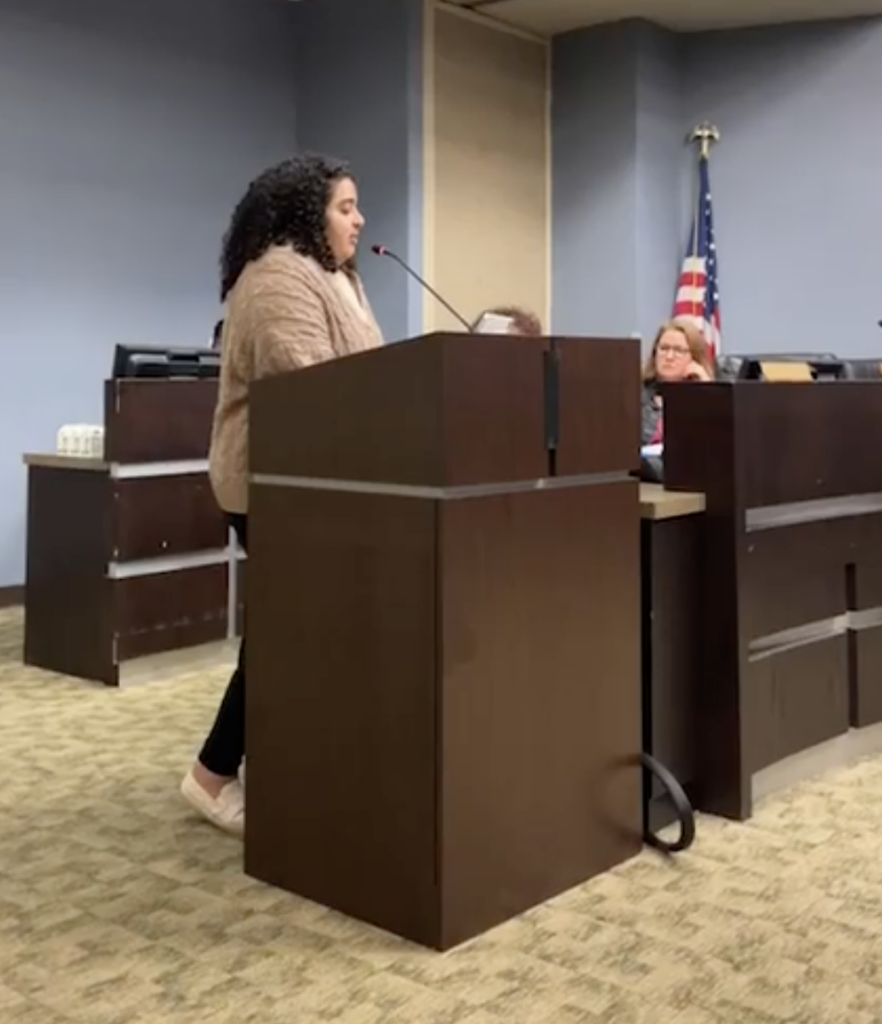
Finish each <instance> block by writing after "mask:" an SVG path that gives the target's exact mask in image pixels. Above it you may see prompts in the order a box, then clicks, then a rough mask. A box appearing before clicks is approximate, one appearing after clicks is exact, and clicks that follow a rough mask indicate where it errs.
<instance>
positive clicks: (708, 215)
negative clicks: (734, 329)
mask: <svg viewBox="0 0 882 1024" xmlns="http://www.w3.org/2000/svg"><path fill="white" fill-rule="evenodd" d="M674 316H675V317H686V318H689V319H692V320H694V321H695V323H696V324H697V325H698V327H700V328H701V330H702V332H703V334H704V336H705V338H706V339H707V343H708V345H709V346H710V349H711V354H712V355H714V356H717V355H719V354H720V343H721V340H722V336H721V324H720V290H719V284H718V279H717V247H716V243H715V242H714V211H713V203H712V202H711V190H710V174H709V172H708V158H707V156H706V155H704V154H702V155H701V156H700V157H699V161H698V202H697V204H696V209H695V220H694V222H693V224H692V233H691V235H690V237H689V247H688V249H687V252H686V258H685V259H684V260H683V269H682V270H681V272H680V280H679V282H678V284H677V298H676V300H675V302H674Z"/></svg>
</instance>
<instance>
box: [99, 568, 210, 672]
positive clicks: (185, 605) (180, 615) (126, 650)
mask: <svg viewBox="0 0 882 1024" xmlns="http://www.w3.org/2000/svg"><path fill="white" fill-rule="evenodd" d="M112 586H113V589H114V597H113V600H114V607H115V610H116V623H115V631H116V634H117V657H118V660H119V661H127V660H128V659H130V658H138V657H141V656H143V655H146V654H157V653H159V652H160V651H173V650H176V649H178V648H183V647H193V646H195V645H197V644H203V643H209V642H211V641H212V640H222V639H223V638H224V637H225V636H226V635H227V567H226V565H208V566H200V567H199V568H194V569H179V570H177V571H176V572H168V573H157V574H156V575H153V576H133V577H130V578H128V579H120V580H115V581H114V582H113V584H112Z"/></svg>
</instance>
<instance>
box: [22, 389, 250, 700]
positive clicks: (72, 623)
mask: <svg viewBox="0 0 882 1024" xmlns="http://www.w3.org/2000/svg"><path fill="white" fill-rule="evenodd" d="M216 393H217V383H216V382H215V381H199V380H195V381H162V380H158V381H157V380H153V381H147V380H143V381H141V380H129V381H108V382H107V383H106V385H105V442H104V446H105V458H104V459H92V458H72V457H68V456H59V455H42V454H33V455H25V456H24V462H25V465H26V466H27V472H28V514H27V560H26V580H25V651H24V658H25V662H26V663H27V664H29V665H36V666H37V667H39V668H45V669H49V670H50V671H54V672H60V673H63V674H65V675H73V676H79V677H81V678H85V679H91V680H95V681H96V682H103V683H106V684H108V685H117V684H119V683H120V681H121V675H120V671H121V667H122V666H123V665H124V664H125V663H127V662H130V661H132V660H133V659H137V658H140V657H142V656H146V655H152V654H157V653H160V652H164V651H170V650H178V649H181V648H187V647H194V646H196V645H199V644H203V643H207V642H209V641H215V640H221V639H223V638H225V637H227V636H228V634H229V633H231V632H234V631H235V626H237V625H238V617H239V615H241V607H240V606H241V601H239V600H237V599H231V594H236V593H238V594H240V595H241V593H242V590H241V587H239V588H236V587H235V586H234V587H232V588H231V586H230V579H231V574H230V565H233V564H236V561H235V559H234V556H233V553H232V552H231V551H230V549H229V541H228V531H227V527H226V524H225V523H224V520H223V517H222V516H221V514H220V512H219V510H218V508H217V503H216V502H215V499H214V496H213V494H212V490H211V485H210V483H209V480H208V472H207V470H208V464H207V456H208V444H209V437H210V434H211V420H212V415H213V411H214V404H215V397H216ZM234 605H237V606H239V607H238V611H237V610H236V609H234V607H233V606H234ZM231 616H232V617H235V618H236V620H237V621H236V622H235V623H233V624H231V622H230V618H231Z"/></svg>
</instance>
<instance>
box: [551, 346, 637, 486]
mask: <svg viewBox="0 0 882 1024" xmlns="http://www.w3.org/2000/svg"><path fill="white" fill-rule="evenodd" d="M555 345H556V348H557V351H558V353H559V360H560V363H559V366H560V370H559V373H560V438H559V444H558V449H557V472H558V473H559V474H560V475H561V476H568V475H570V474H578V473H606V472H611V471H615V470H620V471H621V470H626V471H630V470H632V469H634V470H636V469H638V468H639V465H640V342H639V341H636V340H629V339H607V338H560V339H557V340H556V341H555Z"/></svg>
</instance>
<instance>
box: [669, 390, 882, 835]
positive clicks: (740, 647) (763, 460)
mask: <svg viewBox="0 0 882 1024" xmlns="http://www.w3.org/2000/svg"><path fill="white" fill-rule="evenodd" d="M664 402H665V470H666V481H667V486H668V487H670V488H672V489H680V490H697V491H702V492H704V493H705V495H706V503H707V513H706V517H705V518H706V530H705V546H704V552H703V559H702V562H703V570H704V572H703V594H704V598H703V600H704V607H705V608H706V609H707V610H708V614H707V616H706V618H705V622H704V629H703V634H704V638H705V642H704V644H703V651H704V655H703V672H702V674H703V677H704V678H705V679H706V680H708V685H707V686H706V687H703V688H702V693H701V699H700V702H699V714H700V717H701V732H702V735H703V753H702V769H701V772H702V783H703V784H704V783H708V790H707V792H704V791H703V794H702V796H703V800H702V805H703V806H704V807H705V808H706V809H708V810H713V811H716V812H717V813H721V814H725V815H729V816H733V817H746V816H748V815H749V814H750V811H751V797H750V790H751V774H752V773H753V772H755V771H757V770H758V769H759V768H761V767H765V766H767V765H769V764H772V763H774V762H775V761H776V760H778V759H780V758H781V757H785V756H787V755H789V754H792V753H795V752H797V751H798V750H801V749H804V748H805V747H807V746H811V745H814V744H815V743H818V742H820V741H822V740H824V739H829V738H830V737H831V736H835V735H838V734H840V733H843V732H845V730H846V729H847V728H848V724H849V721H850V722H852V723H853V724H857V723H862V724H866V723H867V722H868V721H875V720H878V718H877V716H878V715H879V713H880V708H882V673H880V672H878V671H877V664H878V662H877V660H876V653H875V641H874V640H873V639H871V631H865V632H864V634H860V633H859V634H855V635H852V636H851V637H844V636H843V637H838V638H836V639H835V640H831V641H826V642H824V643H813V644H808V645H805V646H803V647H800V648H797V649H795V650H789V651H784V652H779V653H777V654H774V655H772V656H769V657H766V658H763V659H759V660H754V661H751V660H750V658H749V643H750V641H751V640H753V639H756V638H758V637H760V636H765V635H768V634H770V633H774V632H777V631H779V630H782V629H788V628H792V627H796V626H801V625H807V624H809V623H810V622H814V621H817V620H820V619H826V618H829V617H831V616H834V615H837V614H840V613H841V612H843V611H845V610H846V609H847V608H849V607H853V608H854V607H856V608H858V609H866V608H870V607H876V606H877V605H878V604H879V603H882V602H880V597H882V530H880V529H879V520H880V518H882V517H880V516H878V515H869V516H853V517H850V518H840V519H835V520H830V521H827V522H821V521H816V522H814V523H810V524H804V525H792V526H778V527H775V528H773V529H769V530H762V531H754V532H751V533H748V532H747V531H746V526H745V524H746V516H745V513H746V511H747V509H749V508H762V507H768V506H773V505H779V504H787V503H792V502H801V501H810V500H816V499H824V498H837V497H846V496H848V495H860V494H870V493H877V492H882V463H879V461H878V460H873V459H867V458H866V456H865V455H864V454H863V451H864V448H865V442H866V438H867V437H873V436H876V434H877V433H878V432H879V430H880V428H882V386H880V384H879V383H870V382H866V383H863V382H862V383H835V384H826V383H825V384H823V385H803V384H771V385H770V384H758V383H736V384H723V383H720V384H708V385H701V386H672V387H668V388H666V389H665V391H664ZM861 708H862V709H863V710H861Z"/></svg>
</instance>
